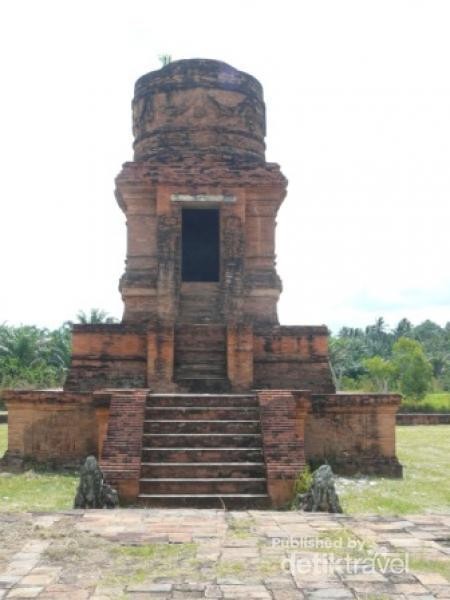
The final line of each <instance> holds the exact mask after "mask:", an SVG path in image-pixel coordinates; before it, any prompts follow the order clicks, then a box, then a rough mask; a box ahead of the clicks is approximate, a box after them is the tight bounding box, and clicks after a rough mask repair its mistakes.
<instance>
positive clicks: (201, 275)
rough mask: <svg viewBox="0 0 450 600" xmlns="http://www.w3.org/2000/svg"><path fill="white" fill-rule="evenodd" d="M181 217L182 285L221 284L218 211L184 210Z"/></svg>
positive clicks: (207, 209) (214, 209)
mask: <svg viewBox="0 0 450 600" xmlns="http://www.w3.org/2000/svg"><path fill="white" fill-rule="evenodd" d="M181 214H182V227H181V240H182V250H181V253H182V260H181V279H182V281H219V279H220V227H219V224H220V219H219V209H218V208H183V209H182V213H181Z"/></svg>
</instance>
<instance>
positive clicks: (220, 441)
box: [143, 433, 261, 448]
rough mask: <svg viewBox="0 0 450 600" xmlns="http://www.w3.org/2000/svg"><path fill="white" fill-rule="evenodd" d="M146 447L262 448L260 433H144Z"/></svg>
mask: <svg viewBox="0 0 450 600" xmlns="http://www.w3.org/2000/svg"><path fill="white" fill-rule="evenodd" d="M143 438H144V442H145V443H144V446H148V445H151V446H152V447H153V448H158V447H160V448H167V447H170V448H189V447H190V448H198V447H199V444H200V446H201V447H202V448H214V447H216V448H222V447H224V446H225V447H226V446H228V447H231V448H236V447H246V448H261V434H259V433H182V434H180V433H144V435H143Z"/></svg>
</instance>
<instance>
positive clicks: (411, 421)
mask: <svg viewBox="0 0 450 600" xmlns="http://www.w3.org/2000/svg"><path fill="white" fill-rule="evenodd" d="M397 425H450V413H399V414H397Z"/></svg>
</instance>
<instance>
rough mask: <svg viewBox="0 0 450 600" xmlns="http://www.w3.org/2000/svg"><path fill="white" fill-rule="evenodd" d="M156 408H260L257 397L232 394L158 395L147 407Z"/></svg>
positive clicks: (150, 398) (153, 396) (149, 399)
mask: <svg viewBox="0 0 450 600" xmlns="http://www.w3.org/2000/svg"><path fill="white" fill-rule="evenodd" d="M155 406H174V407H180V406H183V407H188V406H194V407H195V406H208V407H210V406H237V407H241V408H242V407H249V408H258V406H259V404H258V400H257V398H256V397H255V396H247V395H239V394H230V395H227V396H220V395H212V394H178V395H175V394H157V395H153V394H152V395H151V396H150V397H149V398H148V399H147V407H155Z"/></svg>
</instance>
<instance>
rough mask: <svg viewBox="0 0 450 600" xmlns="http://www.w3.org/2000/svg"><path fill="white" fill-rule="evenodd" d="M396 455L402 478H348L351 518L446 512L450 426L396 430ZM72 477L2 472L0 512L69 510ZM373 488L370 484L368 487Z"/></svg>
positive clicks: (344, 495)
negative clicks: (352, 515)
mask: <svg viewBox="0 0 450 600" xmlns="http://www.w3.org/2000/svg"><path fill="white" fill-rule="evenodd" d="M6 431H7V426H6V425H0V456H1V455H2V454H3V452H4V451H5V449H6ZM397 453H398V458H399V460H400V462H401V463H402V464H403V466H404V478H403V479H386V478H382V477H379V478H376V477H373V478H369V479H368V480H367V482H366V483H365V484H362V485H361V483H360V482H358V479H351V480H350V481H349V483H347V484H346V485H345V486H344V490H343V491H342V492H341V493H340V498H341V502H342V505H343V508H344V511H345V512H347V513H350V514H368V513H374V514H384V515H389V514H390V515H395V514H398V515H402V514H407V513H410V514H412V513H424V512H426V511H436V512H448V513H450V486H449V485H448V474H449V473H450V425H435V426H423V425H421V426H414V427H397ZM77 481H78V478H77V476H76V474H74V473H70V474H66V473H53V472H45V471H33V470H30V471H27V472H25V473H20V474H6V476H5V474H0V511H18V512H21V511H39V510H41V511H52V510H64V509H67V508H71V507H72V502H73V498H74V496H75V489H76V486H77ZM370 484H372V485H370ZM251 525H252V523H251V522H250V521H246V520H245V519H235V520H233V521H232V522H231V523H230V526H231V530H232V533H233V534H234V535H235V536H236V537H248V536H249V535H251Z"/></svg>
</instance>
